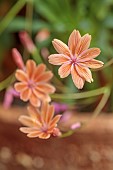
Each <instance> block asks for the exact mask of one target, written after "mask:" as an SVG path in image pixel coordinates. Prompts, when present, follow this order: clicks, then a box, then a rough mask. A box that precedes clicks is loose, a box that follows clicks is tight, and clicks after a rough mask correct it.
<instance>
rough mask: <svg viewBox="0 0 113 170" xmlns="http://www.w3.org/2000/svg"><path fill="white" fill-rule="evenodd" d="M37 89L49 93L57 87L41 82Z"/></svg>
mask: <svg viewBox="0 0 113 170" xmlns="http://www.w3.org/2000/svg"><path fill="white" fill-rule="evenodd" d="M37 89H38V90H39V91H42V92H44V93H47V94H49V93H54V92H55V87H54V86H52V85H50V84H47V83H40V84H39V85H38V86H37Z"/></svg>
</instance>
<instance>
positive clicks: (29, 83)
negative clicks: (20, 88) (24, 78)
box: [28, 80, 35, 89]
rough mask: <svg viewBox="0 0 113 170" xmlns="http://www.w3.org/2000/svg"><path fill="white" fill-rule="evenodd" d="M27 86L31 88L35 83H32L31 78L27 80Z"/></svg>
mask: <svg viewBox="0 0 113 170" xmlns="http://www.w3.org/2000/svg"><path fill="white" fill-rule="evenodd" d="M28 87H29V88H30V89H32V88H34V87H35V83H34V81H33V80H29V81H28Z"/></svg>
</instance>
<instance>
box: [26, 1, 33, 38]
mask: <svg viewBox="0 0 113 170" xmlns="http://www.w3.org/2000/svg"><path fill="white" fill-rule="evenodd" d="M33 2H34V0H30V1H28V2H27V5H26V25H25V27H26V28H25V30H27V31H28V33H29V35H31V34H32V21H33V5H34V3H33Z"/></svg>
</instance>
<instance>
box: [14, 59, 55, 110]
mask: <svg viewBox="0 0 113 170" xmlns="http://www.w3.org/2000/svg"><path fill="white" fill-rule="evenodd" d="M45 70H46V66H45V64H39V65H38V66H36V63H35V62H34V61H33V60H28V61H27V63H26V67H25V69H24V70H21V69H18V70H17V71H16V74H15V76H16V78H17V80H18V81H20V82H17V83H15V85H14V87H15V89H16V91H17V92H19V93H20V98H21V99H22V100H23V101H28V100H29V101H30V103H31V104H32V105H33V106H35V107H39V106H40V104H41V101H43V100H44V101H47V102H49V101H51V98H50V97H49V94H51V93H54V91H55V88H54V87H53V86H52V85H50V84H49V83H48V81H49V80H50V79H51V78H52V76H53V74H52V72H51V71H45Z"/></svg>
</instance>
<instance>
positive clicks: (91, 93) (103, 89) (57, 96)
mask: <svg viewBox="0 0 113 170" xmlns="http://www.w3.org/2000/svg"><path fill="white" fill-rule="evenodd" d="M106 90H107V91H108V86H105V87H101V88H98V89H95V90H91V91H87V92H81V93H72V94H71V93H69V94H58V93H55V94H52V95H51V98H52V99H66V100H70V99H83V98H88V97H93V96H98V95H101V94H104V93H105V92H106Z"/></svg>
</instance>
